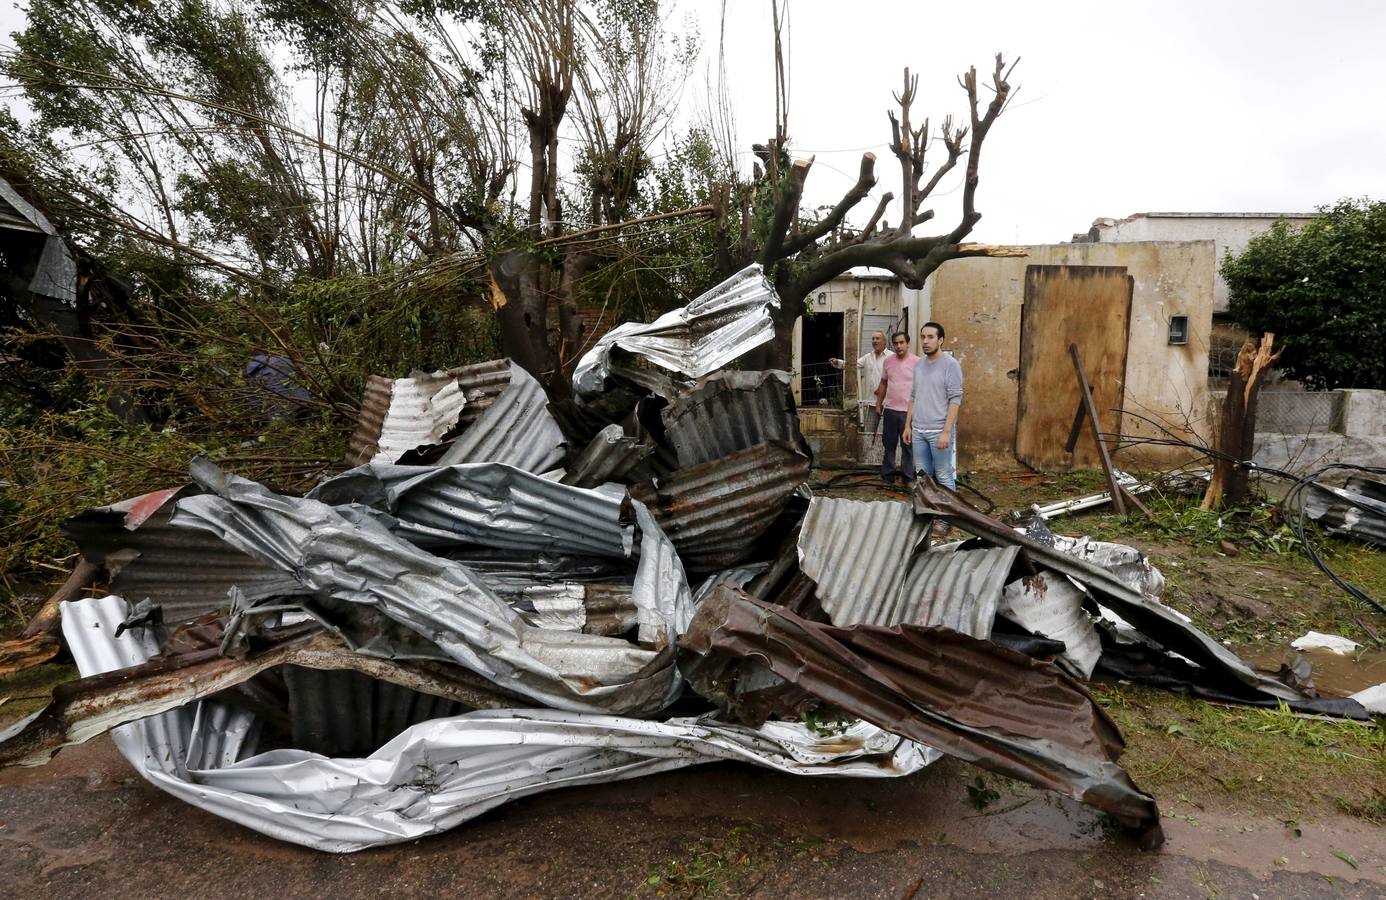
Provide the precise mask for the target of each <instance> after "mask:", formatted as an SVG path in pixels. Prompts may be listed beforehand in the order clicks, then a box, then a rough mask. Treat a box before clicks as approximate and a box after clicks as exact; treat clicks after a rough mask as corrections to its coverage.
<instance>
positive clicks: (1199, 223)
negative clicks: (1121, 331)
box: [1093, 213, 1314, 313]
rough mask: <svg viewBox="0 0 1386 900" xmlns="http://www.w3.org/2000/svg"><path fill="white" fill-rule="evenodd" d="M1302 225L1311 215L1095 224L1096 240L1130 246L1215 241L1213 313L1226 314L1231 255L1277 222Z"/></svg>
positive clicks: (1143, 217) (1186, 216)
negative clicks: (1225, 271)
mask: <svg viewBox="0 0 1386 900" xmlns="http://www.w3.org/2000/svg"><path fill="white" fill-rule="evenodd" d="M1282 216H1283V217H1284V218H1286V219H1289V220H1290V222H1291V224H1293V225H1295V226H1300V225H1303V224H1304V223H1306V222H1308V221H1309V220H1310V219H1312V218H1313V217H1314V216H1313V214H1312V213H1137V214H1136V215H1134V216H1130V217H1128V218H1125V219H1098V220H1097V221H1096V222H1094V223H1093V231H1095V232H1096V233H1097V240H1098V241H1104V242H1120V243H1131V242H1140V241H1212V242H1213V246H1214V248H1215V250H1216V257H1215V259H1214V261H1213V278H1214V280H1213V312H1215V313H1222V312H1226V311H1227V284H1226V283H1225V282H1224V281H1223V280H1222V277H1221V276H1220V275H1218V274H1217V270H1218V267H1220V266H1221V265H1222V260H1223V258H1224V257H1225V256H1227V255H1228V254H1229V253H1231V254H1237V253H1240V252H1242V251H1243V250H1245V249H1246V245H1247V242H1248V241H1250V240H1251V239H1252V238H1253V237H1255V236H1256V235H1258V234H1262V233H1263V232H1266V231H1269V230H1270V227H1271V225H1272V224H1273V223H1274V222H1275V220H1276V219H1279V218H1281V217H1282Z"/></svg>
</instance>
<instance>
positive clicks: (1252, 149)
mask: <svg viewBox="0 0 1386 900" xmlns="http://www.w3.org/2000/svg"><path fill="white" fill-rule="evenodd" d="M681 3H682V9H681V11H679V12H676V13H675V14H674V16H673V17H672V18H671V22H672V23H673V24H676V25H677V24H678V23H680V22H682V21H684V19H685V17H691V18H692V19H693V20H695V21H696V22H697V25H698V27H699V30H700V31H701V33H702V38H703V42H704V48H705V49H704V59H705V60H707V61H709V62H712V61H715V59H716V53H717V36H718V12H719V10H720V7H721V4H720V2H719V0H681ZM769 9H770V7H769V0H728V21H727V29H726V49H727V69H728V74H729V80H730V83H731V85H732V91H731V95H732V97H733V101H734V104H735V106H736V118H737V127H738V132H739V137H740V143H741V144H742V145H743V146H749V145H750V144H751V143H752V142H753V141H761V140H764V139H765V138H767V137H769V136H771V135H772V134H773V131H774V94H773V84H774V80H773V79H774V70H773V44H772V36H771V30H770V12H769ZM22 24H23V16H22V14H21V13H19V12H18V10H17V6H16V4H14V3H13V2H11V0H0V32H3V33H4V35H5V36H4V37H3V38H0V43H4V44H9V43H10V42H9V39H8V32H10V31H12V30H15V29H17V28H20V27H22ZM788 37H789V54H790V57H789V62H790V118H789V130H790V135H791V138H792V141H793V145H794V150H795V151H796V152H797V153H800V154H802V155H808V154H810V153H813V154H816V157H817V159H816V162H815V164H814V167H813V170H812V174H811V176H810V178H809V184H808V190H807V199H808V201H809V203H810V204H831V203H833V202H834V201H836V200H837V199H838V198H839V197H840V196H841V195H842V193H843V192H844V191H845V190H846V189H847V188H848V187H850V186H851V184H852V182H853V181H854V180H855V177H856V172H857V167H858V162H859V160H860V158H861V154H862V152H863V151H865V150H872V151H874V152H875V153H876V156H877V159H878V162H877V174H878V177H879V182H878V185H877V188H876V190H875V192H874V193H875V197H879V196H880V194H881V193H883V192H885V191H894V192H895V193H896V194H898V193H899V188H898V183H899V169H898V166H897V164H896V163H895V161H894V158H893V157H891V156H890V153H889V150H888V149H887V147H886V141H887V140H888V139H889V136H890V130H889V123H888V121H887V119H886V110H887V109H888V108H890V107H891V105H892V103H893V100H892V97H891V94H892V92H893V91H898V90H899V89H900V86H901V74H902V69H903V67H905V66H909V67H910V69H911V72H913V73H917V74H918V75H919V92H920V97H919V100H918V101H917V102H916V104H915V107H914V113H913V115H914V119H915V121H916V122H919V121H922V119H923V117H924V116H925V115H928V116H930V117H931V118H932V121H933V123H934V125H935V126H936V125H937V123H938V122H939V121H941V119H942V116H943V115H944V114H946V113H949V112H952V113H953V114H954V115H955V116H960V117H963V118H964V119H965V118H966V114H967V110H966V101H965V97H964V95H963V92H962V89H961V88H960V87H958V84H957V81H956V78H957V75H958V74H959V73H960V72H963V71H964V70H966V68H967V67H968V66H969V65H976V66H977V67H978V69H979V70H980V71H979V75H980V77H981V79H982V80H983V81H984V82H986V81H987V80H988V79H989V76H990V70H991V61H992V57H993V55H994V54H995V53H996V51H998V50H1000V51H1002V52H1004V53H1005V54H1006V58H1007V59H1008V60H1012V59H1014V58H1016V57H1017V56H1019V57H1020V58H1021V61H1020V65H1019V67H1018V68H1017V69H1016V72H1015V74H1014V76H1013V77H1012V83H1013V84H1016V85H1019V90H1018V92H1016V94H1015V99H1014V101H1013V103H1012V107H1011V109H1010V110H1009V111H1008V112H1007V113H1006V114H1005V115H1003V116H1002V117H1001V119H1000V121H999V122H998V123H997V125H996V127H995V128H994V129H993V130H992V132H991V134H990V136H989V137H988V140H987V145H986V148H985V152H984V154H983V161H982V172H981V188H980V190H979V193H978V209H980V210H981V212H982V214H983V219H982V221H981V223H980V224H979V225H978V226H977V228H976V229H975V230H974V232H973V234H972V239H974V240H979V241H987V242H994V243H1050V242H1055V241H1060V240H1067V239H1068V238H1069V237H1070V236H1071V235H1072V234H1073V233H1074V232H1076V231H1085V230H1086V229H1087V227H1088V226H1089V225H1090V224H1091V222H1092V220H1093V219H1094V218H1096V217H1098V216H1113V217H1122V216H1126V215H1129V214H1131V213H1134V212H1147V211H1190V212H1192V211H1198V212H1206V211H1254V212H1301V211H1309V210H1312V209H1313V208H1314V207H1315V206H1318V205H1320V204H1323V203H1331V202H1333V201H1334V200H1337V199H1338V198H1340V197H1344V196H1353V197H1359V196H1364V195H1366V196H1371V197H1373V198H1375V199H1382V198H1386V99H1384V98H1383V93H1386V3H1383V2H1371V0H1315V2H1310V3H1305V2H1293V3H1292V2H1286V0H1255V2H1252V0H1236V2H1232V0H1160V2H1158V3H1157V2H1126V0H1123V2H1110V0H1108V2H1101V3H1097V2H1082V0H1069V2H1066V3H1064V4H1061V5H1059V4H1046V3H1036V2H1033V0H1031V2H981V0H977V2H972V3H960V2H957V0H952V2H949V3H937V2H931V0H792V2H791V3H790V11H789V35H788ZM706 95H707V89H706V83H705V80H704V78H703V77H702V76H701V75H699V76H695V77H694V78H693V79H692V80H691V81H690V82H689V84H688V86H687V88H686V89H685V93H684V96H683V98H682V103H681V108H682V109H683V110H685V118H686V120H687V121H691V120H692V118H693V115H692V111H693V110H696V109H698V108H699V107H705V105H706V102H707V101H706ZM941 156H942V154H941V153H937V152H936V153H934V154H931V158H934V159H937V158H939V157H941ZM962 169H963V167H962V166H961V165H959V167H958V168H957V169H956V170H955V172H954V173H953V174H952V175H950V177H949V178H948V179H947V180H946V181H945V182H944V184H943V185H942V186H941V187H940V190H939V192H937V194H936V197H935V201H934V203H933V206H934V208H935V209H936V211H937V214H938V217H937V219H936V223H937V224H938V226H939V227H940V228H941V227H951V224H952V223H953V222H954V221H956V217H957V214H958V207H959V191H958V187H959V183H960V180H961V173H962ZM874 206H875V198H874V197H873V198H872V199H870V200H867V201H864V202H863V203H862V204H861V207H860V208H859V211H858V214H857V216H856V218H857V219H858V223H859V224H860V222H861V221H862V220H864V219H865V218H866V216H868V215H869V214H870V211H871V209H872V208H874ZM897 216H898V214H897V213H895V212H894V211H892V212H890V213H887V219H888V220H890V221H896V220H897ZM922 230H928V229H927V226H925V228H924V229H922Z"/></svg>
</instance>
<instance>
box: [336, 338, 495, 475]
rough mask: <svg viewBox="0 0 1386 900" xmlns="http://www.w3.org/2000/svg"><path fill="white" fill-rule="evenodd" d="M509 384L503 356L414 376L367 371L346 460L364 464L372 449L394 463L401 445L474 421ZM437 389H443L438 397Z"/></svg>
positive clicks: (438, 436)
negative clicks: (378, 373) (362, 396)
mask: <svg viewBox="0 0 1386 900" xmlns="http://www.w3.org/2000/svg"><path fill="white" fill-rule="evenodd" d="M509 383H510V361H509V360H505V359H497V360H491V361H489V362H484V363H476V364H474V365H469V366H459V367H458V368H455V369H447V370H444V371H442V372H435V373H433V374H432V375H425V376H422V377H418V378H397V379H390V378H385V377H383V376H381V375H371V376H370V377H369V378H367V379H366V390H365V396H364V398H363V399H362V401H361V412H360V414H359V416H358V418H357V422H356V430H355V431H354V432H353V433H352V436H351V440H350V441H349V443H348V450H347V463H348V464H350V465H360V464H362V463H367V462H370V461H371V460H372V459H374V458H375V457H376V455H377V454H378V453H384V454H385V455H386V457H387V458H388V461H390V462H394V461H395V460H397V459H399V457H400V456H401V455H402V454H403V453H404V452H406V451H407V450H412V449H414V448H415V447H419V446H421V445H423V444H436V443H438V442H439V441H440V440H442V438H443V436H444V435H445V434H446V433H447V432H448V431H449V430H450V429H452V428H454V427H460V426H464V425H468V424H470V423H472V422H475V421H476V420H477V419H478V418H479V417H480V416H481V414H482V413H483V412H485V411H486V409H487V408H488V407H489V406H490V405H491V403H492V402H494V400H495V398H496V397H497V396H498V395H499V394H500V393H501V391H503V390H504V389H505V386H506V385H508V384H509ZM440 391H442V392H445V393H443V394H442V396H441V397H440V396H439V393H440ZM411 441H413V443H411Z"/></svg>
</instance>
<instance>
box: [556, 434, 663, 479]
mask: <svg viewBox="0 0 1386 900" xmlns="http://www.w3.org/2000/svg"><path fill="white" fill-rule="evenodd" d="M653 452H654V445H653V444H648V443H646V442H644V441H640V440H637V439H635V438H632V437H626V434H625V430H624V429H622V428H621V426H620V425H608V426H606V427H605V428H603V429H602V430H601V431H599V432H598V433H597V436H596V437H594V438H592V441H591V443H589V444H588V445H587V446H586V447H584V448H583V450H582V452H581V453H579V454H578V455H577V458H575V459H574V460H573V461H572V462H571V463H569V464H568V467H567V471H566V472H564V473H563V478H562V482H563V484H571V485H573V486H575V487H596V486H597V485H599V484H605V483H606V482H608V481H619V480H621V478H622V476H624V475H625V474H626V473H627V472H629V471H630V470H631V469H632V468H634V467H635V466H636V465H637V464H638V463H639V462H640V461H641V460H643V459H644V458H645V457H647V456H649V455H650V454H651V453H653Z"/></svg>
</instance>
